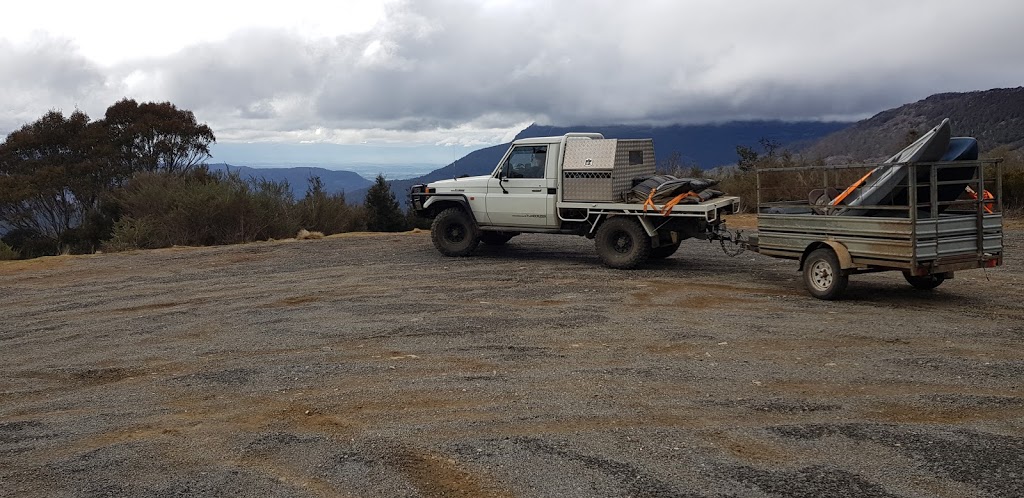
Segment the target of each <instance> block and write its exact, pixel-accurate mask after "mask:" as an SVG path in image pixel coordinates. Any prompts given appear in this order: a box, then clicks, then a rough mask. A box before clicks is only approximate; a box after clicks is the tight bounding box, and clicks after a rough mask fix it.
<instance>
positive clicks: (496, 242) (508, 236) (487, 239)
mask: <svg viewBox="0 0 1024 498" xmlns="http://www.w3.org/2000/svg"><path fill="white" fill-rule="evenodd" d="M512 237H515V234H514V233H509V232H481V233H480V242H483V243H484V244H487V245H489V246H500V245H504V244H505V243H506V242H508V241H509V240H512Z"/></svg>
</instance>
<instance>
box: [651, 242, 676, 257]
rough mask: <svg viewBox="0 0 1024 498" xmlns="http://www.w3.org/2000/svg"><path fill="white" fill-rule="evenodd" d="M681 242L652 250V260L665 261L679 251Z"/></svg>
mask: <svg viewBox="0 0 1024 498" xmlns="http://www.w3.org/2000/svg"><path fill="white" fill-rule="evenodd" d="M679 244H680V242H676V243H675V244H668V245H663V246H658V247H654V248H651V259H665V258H667V257H669V256H671V255H673V254H675V253H676V251H677V250H678V249H679Z"/></svg>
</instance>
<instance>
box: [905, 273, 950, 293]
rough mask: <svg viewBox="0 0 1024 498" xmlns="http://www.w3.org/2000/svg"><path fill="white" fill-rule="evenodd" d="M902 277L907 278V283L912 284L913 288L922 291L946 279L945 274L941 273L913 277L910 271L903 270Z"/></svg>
mask: <svg viewBox="0 0 1024 498" xmlns="http://www.w3.org/2000/svg"><path fill="white" fill-rule="evenodd" d="M903 278H905V279H907V283H908V284H910V285H912V286H914V288H915V289H917V290H924V291H928V290H932V289H934V288H936V287H938V286H940V285H942V282H945V281H946V276H945V275H943V274H941V273H939V274H934V275H925V276H923V277H915V276H914V275H911V274H910V273H907V272H903Z"/></svg>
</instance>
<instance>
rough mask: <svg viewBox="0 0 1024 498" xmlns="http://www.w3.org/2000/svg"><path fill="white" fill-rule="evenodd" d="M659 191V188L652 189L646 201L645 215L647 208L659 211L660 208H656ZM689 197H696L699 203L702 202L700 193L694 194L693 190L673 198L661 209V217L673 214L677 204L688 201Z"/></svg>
mask: <svg viewBox="0 0 1024 498" xmlns="http://www.w3.org/2000/svg"><path fill="white" fill-rule="evenodd" d="M657 191H658V189H657V188H652V189H651V193H650V194H648V195H647V200H646V201H644V212H645V213H646V212H647V208H651V209H653V210H655V211H659V209H658V206H656V205H655V204H654V194H655V193H656V192H657ZM687 197H694V198H696V199H697V200H698V201H700V194H698V193H696V192H694V191H692V190H691V191H689V192H687V193H685V194H679V195H677V196H675V197H673V198H672V200H670V201H668V202H666V203H665V205H664V206H662V207H661V209H660V211H661V215H662V216H668V215H669V213H671V212H672V208H673V207H675V205H676V204H679V203H680V202H682V201H683V199H686V198H687Z"/></svg>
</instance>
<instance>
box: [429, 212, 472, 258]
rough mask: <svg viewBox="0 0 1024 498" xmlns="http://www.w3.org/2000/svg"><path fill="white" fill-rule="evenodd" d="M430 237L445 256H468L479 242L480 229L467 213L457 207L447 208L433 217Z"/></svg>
mask: <svg viewBox="0 0 1024 498" xmlns="http://www.w3.org/2000/svg"><path fill="white" fill-rule="evenodd" d="M430 239H431V240H432V241H433V242H434V247H436V248H437V250H438V251H439V252H440V253H441V254H444V255H445V256H469V255H470V254H472V253H473V250H474V249H476V246H477V244H479V243H480V231H479V230H477V228H476V223H475V222H474V221H473V219H472V218H471V217H470V216H469V214H468V213H466V212H465V211H463V210H462V209H459V208H448V209H445V210H444V211H441V212H440V213H439V214H438V215H437V217H436V218H434V223H433V224H432V225H431V226H430Z"/></svg>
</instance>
